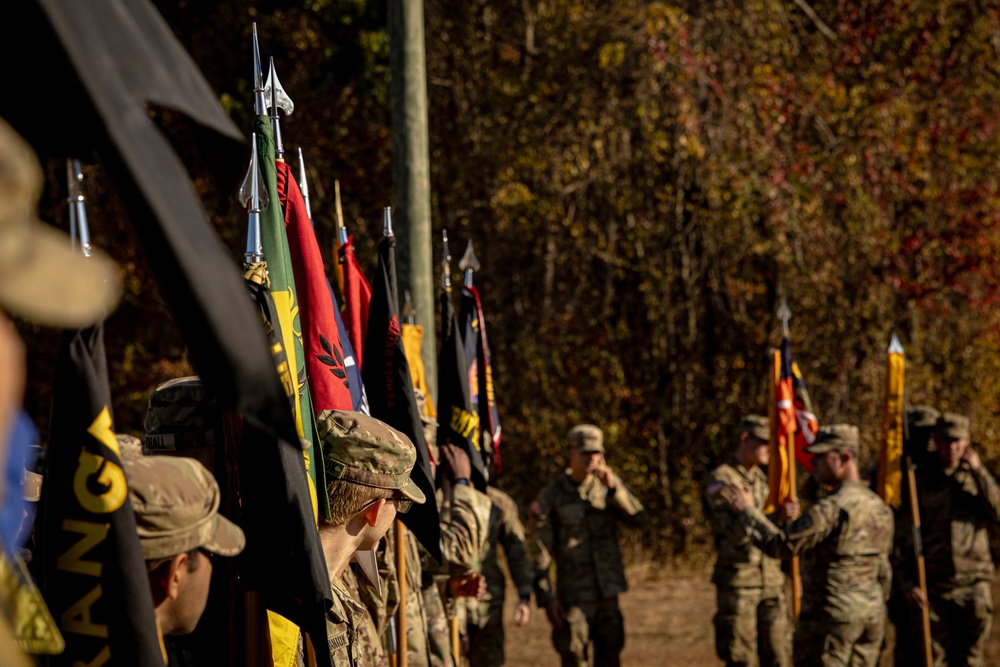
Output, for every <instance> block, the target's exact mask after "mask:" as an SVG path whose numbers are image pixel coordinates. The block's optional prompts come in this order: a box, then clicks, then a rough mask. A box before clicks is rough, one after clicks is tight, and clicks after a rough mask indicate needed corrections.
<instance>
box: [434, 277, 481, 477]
mask: <svg viewBox="0 0 1000 667" xmlns="http://www.w3.org/2000/svg"><path fill="white" fill-rule="evenodd" d="M473 360H475V357H473ZM438 415H439V416H438V431H437V439H438V445H443V444H445V443H449V442H450V443H451V444H453V445H455V446H457V447H461V448H462V449H463V450H465V452H466V453H467V454H468V455H469V460H470V461H471V462H472V484H473V486H475V487H476V488H477V489H479V490H480V491H483V492H485V491H486V485H487V482H488V481H489V473H488V472H487V470H486V464H485V460H484V459H483V456H482V452H481V451H480V447H481V444H480V443H481V442H482V440H481V439H480V430H479V414H478V413H477V412H476V411H475V410H474V409H473V408H472V399H471V397H470V396H469V362H468V361H467V358H466V352H465V347H464V346H463V344H462V332H461V326H460V324H459V320H458V317H457V316H456V315H455V309H454V307H453V306H452V303H451V288H447V287H446V288H444V289H442V290H441V347H440V349H439V350H438Z"/></svg>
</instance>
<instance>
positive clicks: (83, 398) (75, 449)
mask: <svg viewBox="0 0 1000 667" xmlns="http://www.w3.org/2000/svg"><path fill="white" fill-rule="evenodd" d="M109 387H110V386H109V383H108V367H107V360H106V358H105V353H104V325H103V323H98V324H95V325H93V326H90V327H87V328H85V329H76V330H67V331H66V332H64V335H63V340H62V344H61V347H60V350H59V357H58V360H57V364H56V378H55V384H54V386H53V396H52V420H51V425H52V426H51V433H50V436H49V443H48V451H47V456H46V459H47V470H46V473H45V483H44V484H43V485H42V497H41V501H40V506H39V514H38V519H37V520H36V523H35V536H36V542H37V549H36V554H35V555H36V557H35V558H34V559H33V563H32V566H33V568H37V569H35V572H36V574H37V575H38V581H39V588H40V589H41V590H42V593H43V594H44V596H45V601H46V602H47V604H48V607H49V609H50V610H51V611H52V615H53V617H54V618H56V619H57V620H58V624H59V630H60V631H61V632H62V635H63V638H64V639H65V642H66V649H65V650H64V651H63V653H62V654H60V655H57V656H53V657H52V658H50V664H51V665H97V664H101V665H106V666H109V667H113V666H115V665H121V666H123V667H124V666H126V665H128V666H134V665H139V666H140V667H149V666H151V665H159V666H162V665H163V664H164V656H163V653H162V651H161V649H160V640H159V635H158V633H157V630H156V618H155V615H154V613H153V596H152V593H151V592H150V588H149V579H148V578H147V575H146V563H145V560H144V559H143V556H142V547H141V546H140V545H139V536H138V533H137V532H136V526H135V515H133V513H132V505H131V504H130V503H129V500H128V486H127V482H126V479H125V472H124V471H123V470H122V460H121V452H120V451H119V449H118V442H117V440H116V439H115V433H114V423H113V419H112V414H111V390H110V388H109Z"/></svg>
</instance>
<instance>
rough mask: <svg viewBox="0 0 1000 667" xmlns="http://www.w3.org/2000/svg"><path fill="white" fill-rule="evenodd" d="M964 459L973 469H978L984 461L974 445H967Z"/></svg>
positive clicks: (963, 455)
mask: <svg viewBox="0 0 1000 667" xmlns="http://www.w3.org/2000/svg"><path fill="white" fill-rule="evenodd" d="M962 460H963V461H965V462H966V463H968V464H969V467H970V468H972V469H973V470H978V469H979V467H980V466H981V465H983V462H982V461H981V460H980V459H979V454H978V453H977V452H976V450H974V449H973V448H972V447H966V448H965V453H964V454H962Z"/></svg>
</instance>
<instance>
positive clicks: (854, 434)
mask: <svg viewBox="0 0 1000 667" xmlns="http://www.w3.org/2000/svg"><path fill="white" fill-rule="evenodd" d="M860 440H861V438H860V436H859V434H858V427H857V426H854V425H853V424H830V425H829V426H823V427H820V429H819V430H818V431H817V432H816V439H815V440H814V441H813V443H812V444H811V445H809V446H808V447H806V449H805V451H806V453H807V454H822V453H824V452H829V451H832V450H834V449H836V450H837V451H844V450H847V451H851V452H854V454H855V455H857V453H858V449H859V447H860V445H859V443H860Z"/></svg>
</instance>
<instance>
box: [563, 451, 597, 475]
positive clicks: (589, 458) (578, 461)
mask: <svg viewBox="0 0 1000 667" xmlns="http://www.w3.org/2000/svg"><path fill="white" fill-rule="evenodd" d="M600 462H601V453H600V452H578V451H576V450H575V449H571V450H569V469H570V473H571V474H572V476H573V478H574V479H584V478H585V477H586V476H587V475H589V474H591V473H593V472H594V470H595V469H597V466H598V464H600Z"/></svg>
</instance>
